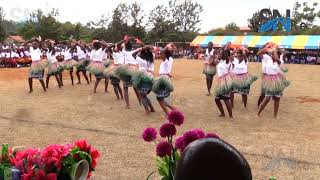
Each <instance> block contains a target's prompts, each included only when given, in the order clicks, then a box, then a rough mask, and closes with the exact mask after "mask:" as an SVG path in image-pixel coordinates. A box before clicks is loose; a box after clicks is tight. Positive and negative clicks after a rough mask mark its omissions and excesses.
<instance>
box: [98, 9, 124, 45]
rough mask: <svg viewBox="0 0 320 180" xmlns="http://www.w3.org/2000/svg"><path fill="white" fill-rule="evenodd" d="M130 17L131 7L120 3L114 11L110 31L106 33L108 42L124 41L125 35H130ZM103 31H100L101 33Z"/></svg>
mask: <svg viewBox="0 0 320 180" xmlns="http://www.w3.org/2000/svg"><path fill="white" fill-rule="evenodd" d="M128 17H129V7H128V6H127V5H126V4H124V3H120V4H118V6H117V7H116V8H115V9H114V10H113V13H112V20H111V23H110V24H109V27H108V31H107V32H106V34H108V35H107V37H109V38H108V39H106V40H107V41H108V42H116V41H119V39H122V38H123V36H124V35H126V34H128V28H129V26H128ZM101 30H103V29H100V31H101Z"/></svg>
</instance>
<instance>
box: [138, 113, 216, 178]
mask: <svg viewBox="0 0 320 180" xmlns="http://www.w3.org/2000/svg"><path fill="white" fill-rule="evenodd" d="M167 120H168V122H165V123H164V124H162V125H161V126H160V128H159V134H160V136H161V139H158V138H157V134H158V132H157V129H155V128H151V127H148V128H146V129H145V130H144V131H143V133H142V138H143V140H144V141H146V142H154V143H155V144H156V155H157V157H156V164H157V168H158V172H159V174H160V176H162V180H173V179H174V176H175V170H176V167H177V163H178V161H179V159H180V154H181V153H182V152H183V150H184V149H185V148H186V147H187V146H188V145H189V144H190V143H191V142H193V141H195V140H198V139H202V138H219V136H218V135H217V134H215V133H205V132H204V131H203V130H201V129H192V130H189V131H187V132H185V133H184V134H183V135H182V136H180V137H178V138H176V139H175V143H174V141H173V137H174V136H175V135H176V134H177V129H176V126H180V125H182V124H183V122H184V115H183V113H182V112H180V111H177V110H174V111H171V112H170V113H169V114H168V117H167ZM153 173H154V172H153ZM153 173H151V174H150V175H149V177H150V176H151V175H152V174H153ZM149 177H148V178H149Z"/></svg>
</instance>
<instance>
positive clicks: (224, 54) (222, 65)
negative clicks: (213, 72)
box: [215, 43, 233, 118]
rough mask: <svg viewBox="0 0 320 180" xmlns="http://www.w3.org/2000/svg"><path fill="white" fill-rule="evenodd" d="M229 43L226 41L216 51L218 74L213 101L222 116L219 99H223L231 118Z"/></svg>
mask: <svg viewBox="0 0 320 180" xmlns="http://www.w3.org/2000/svg"><path fill="white" fill-rule="evenodd" d="M229 46H230V43H227V44H226V45H225V46H224V47H222V48H221V49H220V50H219V53H218V62H219V63H218V65H217V74H218V80H217V81H218V82H217V85H216V91H215V103H216V105H217V107H218V108H219V111H220V113H221V114H220V116H221V117H224V116H225V113H224V110H223V106H222V103H221V100H223V101H224V103H225V104H226V107H227V110H228V113H229V117H230V118H233V116H232V107H231V101H230V96H231V92H232V90H233V80H232V77H231V75H230V73H229V70H230V67H231V58H232V56H231V53H230V49H229Z"/></svg>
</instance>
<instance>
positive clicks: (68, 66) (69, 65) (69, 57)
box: [61, 40, 77, 86]
mask: <svg viewBox="0 0 320 180" xmlns="http://www.w3.org/2000/svg"><path fill="white" fill-rule="evenodd" d="M75 46H76V42H75V41H74V40H70V41H69V42H68V43H67V46H66V48H65V49H64V51H63V57H64V60H63V61H62V62H61V65H62V66H63V68H64V69H65V70H68V71H69V74H70V78H71V84H72V86H73V85H74V83H73V67H74V66H76V65H77V61H75V60H74V59H73V57H74V55H75V54H76V48H75ZM61 80H62V78H61Z"/></svg>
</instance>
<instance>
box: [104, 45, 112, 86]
mask: <svg viewBox="0 0 320 180" xmlns="http://www.w3.org/2000/svg"><path fill="white" fill-rule="evenodd" d="M101 47H102V50H103V55H102V62H103V65H104V66H105V67H106V68H108V67H109V66H110V65H111V64H112V62H111V60H110V58H109V57H108V49H109V48H108V45H107V43H106V42H105V41H102V46H101ZM106 83H107V84H106V86H107V92H108V87H109V76H106Z"/></svg>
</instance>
